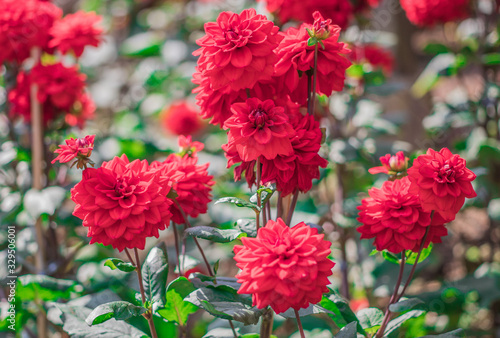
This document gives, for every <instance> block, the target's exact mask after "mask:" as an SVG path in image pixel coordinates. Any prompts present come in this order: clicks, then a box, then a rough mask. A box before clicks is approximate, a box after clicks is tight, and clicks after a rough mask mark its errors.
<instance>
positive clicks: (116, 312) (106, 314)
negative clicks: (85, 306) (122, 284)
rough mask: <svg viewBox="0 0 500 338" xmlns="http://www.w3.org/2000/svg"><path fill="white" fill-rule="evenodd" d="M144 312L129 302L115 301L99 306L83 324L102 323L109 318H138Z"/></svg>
mask: <svg viewBox="0 0 500 338" xmlns="http://www.w3.org/2000/svg"><path fill="white" fill-rule="evenodd" d="M145 312H146V309H145V308H143V307H141V306H136V305H134V304H131V303H129V302H124V301H117V302H110V303H106V304H102V305H99V306H98V307H96V308H95V309H94V310H93V311H92V312H91V313H90V314H89V316H88V317H87V319H86V320H85V322H87V324H89V325H91V326H92V325H96V324H100V323H104V322H105V321H107V320H110V319H111V318H114V319H116V320H125V319H129V318H131V317H136V316H140V315H142V314H143V313H145Z"/></svg>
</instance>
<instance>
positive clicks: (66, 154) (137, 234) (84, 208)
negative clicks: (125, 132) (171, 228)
mask: <svg viewBox="0 0 500 338" xmlns="http://www.w3.org/2000/svg"><path fill="white" fill-rule="evenodd" d="M93 141H94V136H87V137H85V138H84V139H78V140H74V139H71V140H67V141H66V145H61V148H60V149H58V150H56V153H58V154H59V155H58V157H57V158H56V159H55V160H54V161H53V162H55V161H56V160H58V161H60V162H61V163H63V162H68V161H70V160H72V159H73V158H75V157H78V159H80V158H82V159H83V158H86V159H88V157H89V156H90V154H91V151H92V147H93ZM188 142H190V140H188ZM179 143H180V144H185V143H186V139H182V140H180V142H179ZM198 149H200V147H198ZM200 150H201V149H200ZM197 161H198V158H197V156H196V153H194V154H191V155H187V154H186V155H184V156H180V155H177V154H173V155H171V156H169V157H168V158H167V160H166V161H165V162H163V163H161V162H156V161H155V162H153V163H151V164H149V163H148V162H147V161H146V160H143V161H140V160H135V161H132V162H130V161H129V160H128V158H127V157H126V156H125V155H122V156H121V157H115V158H114V159H113V160H111V161H110V162H104V163H103V164H102V165H101V167H99V168H97V169H94V168H86V169H85V170H84V171H83V177H82V180H81V181H80V182H79V183H78V184H77V185H75V187H74V188H73V189H72V190H71V198H72V200H73V201H74V202H75V203H76V208H75V210H74V212H73V215H75V216H76V217H78V218H80V219H82V220H83V225H84V226H85V227H88V234H87V235H88V236H89V237H91V241H90V243H102V244H104V245H111V246H112V247H113V248H116V249H118V250H120V251H122V250H123V249H125V248H131V249H132V248H138V249H144V245H145V242H146V238H148V237H152V236H154V237H157V238H158V236H159V231H160V230H163V229H165V228H166V227H167V226H168V225H169V223H170V221H171V220H172V221H174V222H176V223H184V222H185V220H184V217H183V214H187V215H189V216H192V217H196V216H198V215H199V214H200V213H205V212H206V211H207V204H208V202H210V198H211V195H210V192H211V186H212V185H213V184H214V182H213V181H212V178H213V177H212V176H209V175H208V173H207V167H208V164H205V165H197ZM171 190H175V193H173V194H172V193H171ZM174 196H175V197H174ZM179 207H180V208H182V211H181V210H179Z"/></svg>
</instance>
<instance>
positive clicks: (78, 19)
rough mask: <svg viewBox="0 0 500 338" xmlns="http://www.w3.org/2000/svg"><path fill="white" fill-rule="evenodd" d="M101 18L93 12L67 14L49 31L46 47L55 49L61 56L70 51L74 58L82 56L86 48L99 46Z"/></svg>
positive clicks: (101, 31)
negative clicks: (49, 37)
mask: <svg viewBox="0 0 500 338" xmlns="http://www.w3.org/2000/svg"><path fill="white" fill-rule="evenodd" d="M101 20H102V17H101V16H99V15H96V14H95V13H94V12H84V11H78V12H76V13H74V14H68V15H66V16H65V17H64V18H62V19H61V20H58V21H56V22H55V23H54V25H53V26H52V28H51V29H50V35H51V40H50V41H49V44H48V46H49V47H50V48H57V49H58V50H59V51H60V52H61V53H62V54H67V53H68V52H70V51H72V52H73V53H74V54H75V56H76V57H80V56H82V54H83V50H84V48H85V47H86V46H94V47H97V46H99V44H100V42H101V41H102V33H103V29H102V28H101V27H100V26H99V24H100V22H101Z"/></svg>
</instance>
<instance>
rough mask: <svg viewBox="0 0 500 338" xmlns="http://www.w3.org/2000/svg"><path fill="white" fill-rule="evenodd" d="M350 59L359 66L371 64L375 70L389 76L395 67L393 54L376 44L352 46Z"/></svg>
mask: <svg viewBox="0 0 500 338" xmlns="http://www.w3.org/2000/svg"><path fill="white" fill-rule="evenodd" d="M350 48H351V55H350V58H351V60H352V61H353V62H354V63H357V64H369V65H370V66H371V67H372V68H373V69H375V70H377V69H380V70H382V72H383V73H384V74H385V75H386V76H389V75H391V74H392V70H393V67H394V57H393V56H392V54H391V52H390V51H388V50H385V49H383V48H381V47H380V46H378V45H376V44H366V45H353V46H350Z"/></svg>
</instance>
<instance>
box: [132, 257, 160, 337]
mask: <svg viewBox="0 0 500 338" xmlns="http://www.w3.org/2000/svg"><path fill="white" fill-rule="evenodd" d="M134 253H135V261H136V262H137V264H136V266H135V269H136V270H137V277H138V278H139V289H140V290H141V299H142V304H145V303H146V293H145V292H144V284H143V283H142V271H141V261H140V260H139V252H138V251H137V248H134ZM150 311H151V309H149V311H148V312H146V313H145V315H144V318H146V319H147V320H148V324H149V330H150V331H151V337H153V338H158V334H157V333H156V328H155V323H154V321H153V314H152V313H151V312H150Z"/></svg>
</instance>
